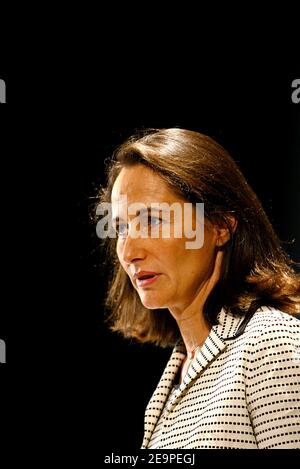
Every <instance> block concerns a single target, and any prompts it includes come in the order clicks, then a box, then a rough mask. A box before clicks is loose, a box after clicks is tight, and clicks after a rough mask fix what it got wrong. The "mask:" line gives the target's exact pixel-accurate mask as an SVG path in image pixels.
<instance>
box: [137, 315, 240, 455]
mask: <svg viewBox="0 0 300 469" xmlns="http://www.w3.org/2000/svg"><path fill="white" fill-rule="evenodd" d="M217 319H218V324H217V325H215V326H213V327H212V329H211V331H210V333H209V335H208V337H207V338H206V340H205V342H204V344H203V346H202V347H201V349H200V350H199V351H198V352H197V354H196V355H195V358H194V360H193V362H192V363H191V365H190V367H189V370H188V373H187V374H186V376H185V377H184V380H183V382H182V383H181V385H180V386H179V389H178V392H177V393H175V395H174V397H173V398H172V401H171V402H170V411H171V410H172V409H173V408H174V406H175V405H176V404H177V402H178V401H179V400H180V399H181V397H182V395H183V393H184V392H185V391H186V389H187V388H188V387H189V385H190V384H191V383H192V382H193V381H194V380H195V379H196V378H197V377H198V376H199V375H200V374H201V372H202V371H203V370H204V369H205V368H206V367H207V366H209V364H210V363H211V362H212V361H213V360H214V359H215V358H216V357H217V356H218V355H219V354H220V353H221V352H222V351H223V350H224V349H225V348H226V347H227V340H229V339H233V338H234V336H235V334H236V333H237V331H238V329H239V326H240V324H241V322H242V320H243V318H241V317H237V316H234V315H232V314H231V313H230V312H226V311H225V310H224V308H222V310H221V311H220V313H219V314H218V318H217ZM185 357H186V348H185V345H184V343H183V340H182V339H181V340H180V341H179V342H178V343H177V344H176V345H175V347H174V349H173V352H172V354H171V357H170V359H169V361H168V363H167V366H166V368H165V370H164V372H163V374H162V377H161V379H160V381H159V383H158V386H157V388H156V390H155V391H154V394H153V396H152V397H151V399H150V401H149V404H148V406H147V408H146V412H145V433H144V440H143V445H142V448H147V445H148V443H149V441H150V439H151V435H152V433H153V430H154V429H155V426H156V424H157V421H158V419H159V416H160V414H161V411H162V409H163V407H164V405H165V402H166V400H167V397H168V395H169V392H170V391H171V389H172V387H173V383H174V380H175V377H176V375H177V373H178V371H179V368H180V367H181V364H182V362H183V360H184V358H185Z"/></svg>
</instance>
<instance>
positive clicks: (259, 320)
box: [245, 306, 300, 335]
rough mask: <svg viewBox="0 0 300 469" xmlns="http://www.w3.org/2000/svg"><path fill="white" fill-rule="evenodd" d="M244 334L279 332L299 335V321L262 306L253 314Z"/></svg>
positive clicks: (291, 316) (286, 314)
mask: <svg viewBox="0 0 300 469" xmlns="http://www.w3.org/2000/svg"><path fill="white" fill-rule="evenodd" d="M245 332H247V334H250V335H253V334H254V335H261V334H270V333H272V334H277V333H280V332H289V333H292V334H293V333H294V334H297V333H298V334H299V332H300V321H299V319H297V318H296V317H295V316H293V315H291V314H288V313H284V312H283V311H280V310H278V309H274V308H271V307H268V306H263V307H261V308H259V309H258V310H257V311H256V312H255V314H254V315H253V317H252V318H251V320H250V321H249V323H248V325H247V327H246V330H245Z"/></svg>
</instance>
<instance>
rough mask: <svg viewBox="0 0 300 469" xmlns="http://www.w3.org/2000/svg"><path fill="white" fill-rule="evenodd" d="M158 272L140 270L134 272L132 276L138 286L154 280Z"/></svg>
mask: <svg viewBox="0 0 300 469" xmlns="http://www.w3.org/2000/svg"><path fill="white" fill-rule="evenodd" d="M159 275H160V274H158V273H157V272H149V271H140V272H138V273H135V274H134V276H133V278H134V279H135V281H136V284H137V286H138V287H144V286H146V285H149V284H150V283H153V282H155V281H156V279H157V278H158V277H159Z"/></svg>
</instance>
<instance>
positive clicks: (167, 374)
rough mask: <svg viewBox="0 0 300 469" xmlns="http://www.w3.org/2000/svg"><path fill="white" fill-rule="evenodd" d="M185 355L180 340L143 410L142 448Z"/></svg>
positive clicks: (146, 444) (145, 445)
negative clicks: (144, 410)
mask: <svg viewBox="0 0 300 469" xmlns="http://www.w3.org/2000/svg"><path fill="white" fill-rule="evenodd" d="M185 356H186V349H185V346H184V344H183V342H182V341H180V342H179V343H178V344H177V345H175V347H174V349H173V352H172V355H171V357H170V359H169V361H168V363H167V366H166V368H165V370H164V372H163V374H162V377H161V379H160V381H159V383H158V386H157V388H156V390H155V391H154V393H153V395H152V397H151V399H150V401H149V404H148V405H147V408H146V412H145V433H144V440H143V445H142V448H147V446H148V443H149V441H150V439H151V435H152V433H153V430H154V428H155V426H156V424H157V421H158V419H159V416H160V414H161V411H162V409H163V408H164V405H165V402H166V400H167V398H168V395H169V393H170V391H171V388H172V385H173V382H174V379H175V377H176V375H177V373H178V371H179V368H180V366H181V364H182V361H183V360H184V358H185Z"/></svg>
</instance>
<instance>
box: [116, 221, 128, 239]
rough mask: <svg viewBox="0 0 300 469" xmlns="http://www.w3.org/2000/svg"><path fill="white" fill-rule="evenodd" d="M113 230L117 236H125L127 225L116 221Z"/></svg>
mask: <svg viewBox="0 0 300 469" xmlns="http://www.w3.org/2000/svg"><path fill="white" fill-rule="evenodd" d="M115 230H116V232H117V235H118V236H119V237H125V236H127V225H126V224H125V223H117V224H116V226H115Z"/></svg>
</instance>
